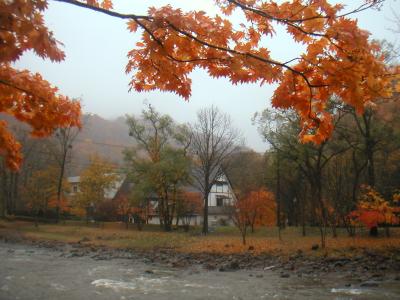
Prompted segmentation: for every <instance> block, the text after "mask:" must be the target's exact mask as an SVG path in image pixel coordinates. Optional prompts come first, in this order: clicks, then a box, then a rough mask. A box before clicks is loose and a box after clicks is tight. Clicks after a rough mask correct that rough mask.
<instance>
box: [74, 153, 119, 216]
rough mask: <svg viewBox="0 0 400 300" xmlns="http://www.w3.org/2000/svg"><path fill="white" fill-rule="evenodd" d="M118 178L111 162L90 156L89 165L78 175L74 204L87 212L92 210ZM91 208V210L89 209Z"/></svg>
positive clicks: (87, 214)
mask: <svg viewBox="0 0 400 300" xmlns="http://www.w3.org/2000/svg"><path fill="white" fill-rule="evenodd" d="M117 180H118V175H117V174H116V173H115V168H114V167H113V165H112V164H110V163H108V162H107V161H105V160H103V159H101V158H100V157H98V156H94V157H92V159H91V161H90V165H89V166H88V167H87V168H86V169H85V170H84V171H83V172H82V175H81V177H80V184H79V192H78V195H77V199H76V203H75V205H76V206H77V207H79V208H80V209H84V210H85V211H86V218H87V220H88V217H89V214H90V213H91V212H94V211H95V209H96V205H98V204H99V203H101V202H103V201H104V200H105V199H106V198H105V194H106V192H107V190H109V189H110V188H112V187H113V186H114V184H115V182H116V181H117ZM90 210H92V211H90Z"/></svg>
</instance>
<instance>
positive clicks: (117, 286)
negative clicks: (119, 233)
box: [0, 241, 400, 300]
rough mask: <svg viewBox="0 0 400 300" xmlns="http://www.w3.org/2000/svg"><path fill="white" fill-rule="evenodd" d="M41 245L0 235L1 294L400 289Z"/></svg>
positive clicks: (355, 297) (225, 294) (124, 295)
mask: <svg viewBox="0 0 400 300" xmlns="http://www.w3.org/2000/svg"><path fill="white" fill-rule="evenodd" d="M47 246H48V247H49V248H46V247H47ZM47 246H46V245H44V244H36V243H35V244H32V245H28V244H27V243H12V242H7V243H4V242H1V241H0V257H1V262H2V267H1V269H0V299H19V300H35V299H37V300H39V299H40V300H52V299H59V300H75V299H76V300H78V299H98V300H108V299H120V300H128V299H132V300H133V299H135V300H162V299H176V300H186V299H199V300H200V299H216V300H218V299H220V300H226V299H236V300H239V299H260V300H261V299H296V300H325V299H326V300H328V299H346V300H350V299H351V300H361V299H362V300H382V299H397V298H399V296H400V285H399V282H398V281H396V280H395V279H394V278H390V277H386V278H382V279H380V280H375V281H365V282H360V281H358V280H357V279H354V278H346V277H344V276H343V274H342V273H341V272H334V273H326V274H324V276H320V275H318V274H309V275H307V276H306V275H304V276H301V277H299V276H290V277H286V276H282V275H281V274H280V273H279V272H276V271H274V270H271V269H269V268H266V269H262V268H261V269H260V268H258V269H251V270H246V269H241V270H240V271H237V272H220V271H218V270H205V269H204V268H202V267H201V266H199V265H192V266H188V267H185V268H177V267H175V268H173V267H170V266H168V265H165V264H157V263H150V262H149V261H146V262H143V261H144V260H145V258H140V255H138V256H137V255H135V254H133V253H129V252H121V251H112V253H113V254H112V255H111V256H112V257H113V258H107V257H111V256H108V254H106V253H107V252H106V251H100V250H99V249H98V250H99V252H104V253H103V257H102V258H101V257H97V258H94V257H90V256H89V255H83V256H79V255H80V254H79V255H72V253H74V252H72V253H71V252H70V251H65V250H62V249H55V248H52V247H54V244H51V245H50V244H48V245H47ZM70 246H71V248H74V247H72V246H73V245H70ZM63 247H65V245H64V246H63ZM118 252H119V254H118ZM76 253H79V252H76ZM91 254H94V253H93V252H91ZM125 256H126V258H124V257H125ZM129 257H130V258H129ZM132 258H134V259H132ZM142 260H143V261H142Z"/></svg>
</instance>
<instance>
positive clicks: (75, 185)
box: [72, 184, 78, 193]
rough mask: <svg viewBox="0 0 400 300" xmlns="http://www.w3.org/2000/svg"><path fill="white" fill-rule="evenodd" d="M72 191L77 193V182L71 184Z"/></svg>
mask: <svg viewBox="0 0 400 300" xmlns="http://www.w3.org/2000/svg"><path fill="white" fill-rule="evenodd" d="M72 191H73V192H74V193H77V192H78V185H77V184H74V185H73V186H72Z"/></svg>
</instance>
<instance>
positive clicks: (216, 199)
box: [149, 174, 236, 226]
mask: <svg viewBox="0 0 400 300" xmlns="http://www.w3.org/2000/svg"><path fill="white" fill-rule="evenodd" d="M183 189H184V190H186V191H188V192H195V193H199V195H201V193H200V191H199V190H198V189H196V187H194V186H187V187H184V188H183ZM200 197H201V196H200ZM235 200H236V197H235V194H234V192H233V189H232V186H231V184H230V182H229V179H228V177H227V176H226V175H225V174H222V175H221V176H219V177H218V178H217V180H215V182H214V184H213V186H212V187H211V190H210V193H209V194H208V224H209V225H210V226H214V225H232V220H231V218H230V215H229V207H231V206H232V205H233V204H234V202H235ZM152 202H153V207H155V208H156V207H157V200H153V201H152ZM173 223H175V220H174V221H173ZM202 223H203V215H202V213H200V214H195V215H193V216H192V217H191V224H192V225H193V224H194V225H200V224H202ZM149 224H160V219H159V217H158V216H157V215H154V216H152V218H151V219H150V220H149Z"/></svg>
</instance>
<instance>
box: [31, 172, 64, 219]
mask: <svg viewBox="0 0 400 300" xmlns="http://www.w3.org/2000/svg"><path fill="white" fill-rule="evenodd" d="M57 173H58V169H57V168H56V167H54V166H50V167H48V168H47V169H44V170H38V171H35V172H33V174H32V176H30V177H29V179H28V182H27V184H26V185H25V187H24V189H23V196H24V198H25V201H26V207H27V208H28V209H29V210H30V211H31V214H32V215H34V216H35V225H36V226H37V224H38V217H39V215H40V214H42V215H43V214H45V213H46V212H47V211H48V210H49V209H53V208H55V206H54V204H55V200H56V199H57ZM62 204H63V206H62V207H64V211H66V210H67V205H65V199H63V201H62Z"/></svg>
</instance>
